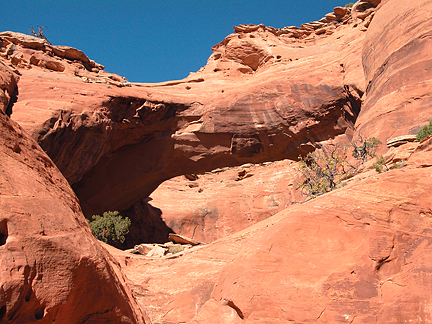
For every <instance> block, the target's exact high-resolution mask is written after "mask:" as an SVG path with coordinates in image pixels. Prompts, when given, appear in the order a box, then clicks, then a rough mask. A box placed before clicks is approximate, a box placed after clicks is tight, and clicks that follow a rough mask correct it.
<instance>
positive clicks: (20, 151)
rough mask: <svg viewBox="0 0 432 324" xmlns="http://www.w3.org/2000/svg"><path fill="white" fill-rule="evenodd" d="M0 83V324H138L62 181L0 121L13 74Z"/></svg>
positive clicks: (1, 69)
mask: <svg viewBox="0 0 432 324" xmlns="http://www.w3.org/2000/svg"><path fill="white" fill-rule="evenodd" d="M0 80H1V83H0V89H2V90H1V92H0V93H1V94H2V96H3V99H6V100H4V101H2V103H1V104H2V105H1V106H0V165H1V169H0V206H1V215H0V260H1V262H0V264H1V265H0V267H1V271H0V322H1V323H35V322H38V323H53V322H56V323H89V322H92V323H102V322H104V323H144V322H145V321H144V318H143V312H142V310H141V309H140V308H139V307H138V305H137V303H136V301H135V300H134V298H133V296H132V295H131V292H130V290H129V288H128V287H127V285H126V284H125V279H124V277H123V274H122V273H121V272H120V271H119V269H118V266H117V264H116V263H115V261H114V260H112V257H111V256H110V255H108V254H107V252H106V251H105V250H104V249H103V248H102V247H101V246H100V244H99V242H98V241H97V240H96V239H95V238H94V237H93V235H92V234H91V232H90V229H89V226H88V224H87V222H86V221H85V218H84V216H83V214H82V213H81V209H80V206H79V202H78V199H77V197H76V196H75V194H74V192H73V191H72V189H71V187H70V186H69V184H68V183H67V181H66V179H65V178H64V177H63V175H62V174H61V173H60V171H59V170H58V169H57V168H56V166H55V165H54V163H53V162H52V161H51V159H50V158H49V157H48V156H47V155H46V153H45V152H44V151H43V150H42V149H41V148H40V147H39V146H38V144H37V143H36V142H35V141H34V140H33V139H31V138H30V137H29V136H28V135H27V134H26V133H25V131H24V130H23V129H22V128H21V127H20V126H19V125H18V124H17V123H16V122H14V121H12V120H11V119H10V118H9V117H8V116H7V115H6V111H7V110H8V109H9V108H10V105H9V102H8V100H12V101H13V96H14V95H13V94H14V93H15V89H16V88H14V87H15V86H16V76H15V75H14V73H13V72H12V71H10V70H9V69H8V68H6V67H5V66H2V65H0Z"/></svg>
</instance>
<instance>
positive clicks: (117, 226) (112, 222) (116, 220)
mask: <svg viewBox="0 0 432 324" xmlns="http://www.w3.org/2000/svg"><path fill="white" fill-rule="evenodd" d="M92 218H93V221H89V220H87V222H88V223H89V225H90V229H91V231H92V233H93V235H94V236H95V237H96V238H97V239H98V240H100V241H102V242H105V243H108V244H110V245H113V246H119V245H120V244H122V243H124V241H125V235H126V234H128V233H129V226H130V225H131V221H130V219H129V218H128V217H125V218H123V217H122V216H121V215H119V212H118V211H108V212H105V213H103V216H100V215H93V216H92Z"/></svg>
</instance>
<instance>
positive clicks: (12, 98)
mask: <svg viewBox="0 0 432 324" xmlns="http://www.w3.org/2000/svg"><path fill="white" fill-rule="evenodd" d="M9 95H10V100H9V104H8V106H7V107H6V115H7V116H8V117H10V116H11V115H12V107H13V105H14V104H15V103H16V102H17V101H18V86H16V87H15V88H14V90H13V92H12V93H10V94H9Z"/></svg>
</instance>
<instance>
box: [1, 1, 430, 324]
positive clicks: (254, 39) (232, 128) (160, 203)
mask: <svg viewBox="0 0 432 324" xmlns="http://www.w3.org/2000/svg"><path fill="white" fill-rule="evenodd" d="M431 10H432V1H431V0H412V1H404V0H392V1H389V0H387V1H382V2H381V1H379V0H368V1H358V2H357V3H356V4H354V6H353V8H352V9H351V10H350V9H347V8H342V7H337V8H335V9H334V12H333V13H329V14H327V15H326V16H325V17H324V18H323V19H321V20H319V21H316V22H311V23H305V24H303V25H302V26H300V27H286V28H282V29H275V28H271V27H266V26H263V25H241V26H238V27H236V28H235V30H234V31H235V32H234V34H231V35H229V36H227V37H226V39H225V40H223V41H222V42H221V43H219V44H217V45H215V46H214V48H213V51H214V53H213V54H212V55H211V56H210V58H209V60H208V62H207V64H206V66H205V67H203V68H202V69H201V70H200V71H198V72H197V73H191V75H190V76H189V77H188V78H186V79H184V80H179V81H170V82H165V83H161V84H138V83H128V82H127V81H126V80H124V79H122V78H121V77H119V76H117V75H112V74H109V73H106V72H104V71H103V67H102V66H100V65H98V64H96V63H94V62H93V61H91V60H90V59H88V58H87V57H86V56H85V55H84V54H83V53H82V52H80V51H78V50H74V49H71V48H66V47H58V46H53V45H50V44H48V43H46V42H45V41H44V40H41V39H35V38H33V37H29V36H24V35H20V34H15V33H11V32H5V33H0V42H1V44H0V53H1V57H0V61H2V62H3V63H2V64H1V65H0V71H1V73H0V76H1V77H0V89H1V92H0V99H1V101H0V104H1V106H0V111H2V113H0V118H1V119H0V120H1V121H2V123H3V124H2V128H1V131H2V132H3V133H4V134H5V135H4V136H3V137H2V141H3V144H2V146H1V147H2V150H3V151H2V152H4V153H3V154H2V160H3V159H4V161H5V162H4V163H3V162H2V165H7V166H8V167H6V168H4V170H3V171H2V172H3V176H2V177H1V178H0V180H1V181H2V182H0V190H3V191H1V194H2V195H1V196H0V199H2V200H0V203H1V204H2V206H4V208H3V210H5V211H6V212H5V215H4V218H3V220H0V234H1V235H0V243H3V244H2V246H0V249H3V250H0V252H1V253H3V252H4V253H9V254H8V255H12V256H11V257H3V258H2V260H4V261H2V262H3V267H4V269H6V270H7V271H4V272H3V274H4V275H3V276H5V273H7V274H8V275H9V274H10V276H11V277H10V278H9V277H8V278H5V277H4V278H2V282H5V283H7V284H6V285H3V286H2V287H3V289H4V292H5V293H4V296H5V297H3V299H2V301H5V302H4V304H2V305H0V317H1V318H2V319H3V320H4V319H7V320H8V321H11V322H13V321H15V322H19V321H21V322H22V321H23V320H28V319H30V318H31V320H32V321H36V320H38V319H39V317H41V316H42V318H43V319H46V320H47V321H48V320H50V321H51V320H52V319H53V318H54V317H56V316H57V317H56V318H60V317H58V316H60V314H61V315H62V318H64V316H69V314H72V315H73V316H77V318H76V322H79V321H83V320H85V318H86V317H85V316H100V317H101V318H102V319H105V318H110V319H111V318H113V317H114V318H117V319H118V318H119V317H120V316H125V317H124V318H123V320H124V321H126V322H127V321H129V322H140V321H146V322H153V323H287V322H294V323H306V322H318V323H320V322H321V323H335V322H346V323H356V322H358V323H402V322H428V321H431V320H432V311H431V308H430V306H429V305H430V304H431V303H432V297H431V295H430V289H431V287H432V281H431V273H432V264H431V262H430V261H429V259H428V258H427V257H425V256H427V255H428V253H429V252H431V248H432V246H431V242H432V241H431V225H432V224H431V217H432V204H431V202H430V199H429V196H430V192H431V189H432V188H431V184H430V177H431V170H432V169H431V167H432V156H431V152H432V138H431V137H429V138H427V139H425V140H423V141H422V142H421V143H413V142H407V143H405V142H406V141H405V140H406V139H411V138H412V135H413V134H415V132H416V130H417V129H418V128H419V127H420V126H422V125H424V124H426V123H427V122H428V121H429V120H430V119H431V118H432V112H431V111H430V109H428V108H429V106H430V103H431V92H430V89H431V84H430V83H431V81H430V73H429V72H430V67H429V65H430V62H431V61H430V58H429V56H430V55H429V53H430V47H431V37H430V34H431V32H432V26H431V22H430V17H429V16H428V15H429V13H430V12H431ZM18 77H19V81H18ZM36 79H37V80H38V81H37V82H35V80H36ZM17 95H18V97H17ZM13 101H16V102H15V103H14V104H13V105H12V104H10V102H13ZM29 112H31V113H29ZM6 114H7V115H10V116H11V118H12V119H13V120H15V121H17V122H19V124H20V125H21V126H22V127H23V128H24V130H25V131H27V132H28V133H29V134H31V136H32V137H33V138H34V139H35V140H36V141H37V142H38V143H39V144H40V145H41V146H42V148H43V149H44V150H45V151H46V152H47V153H48V155H49V156H50V158H51V159H52V161H53V162H54V163H55V164H56V165H57V166H58V168H59V169H60V171H61V172H62V173H63V174H64V176H65V177H66V179H67V180H68V181H69V183H70V184H71V185H72V187H73V189H74V190H75V192H76V193H77V196H78V198H79V199H80V203H81V205H82V208H83V211H84V213H85V214H86V216H90V215H91V214H93V213H101V212H103V211H106V210H110V209H111V210H114V209H123V212H125V213H127V216H130V217H131V218H133V217H132V216H133V215H135V220H140V221H139V223H140V225H138V226H137V229H136V230H135V232H134V233H131V234H132V235H131V237H132V238H134V239H135V240H139V239H143V240H147V239H149V240H153V241H158V240H163V236H164V235H167V234H168V233H169V232H170V231H175V232H176V233H178V234H182V235H185V236H189V237H192V238H193V239H195V240H197V241H205V242H207V243H209V244H206V245H197V246H191V247H190V248H188V249H185V250H182V252H181V253H168V254H166V253H167V252H166V251H165V250H164V251H163V253H160V254H158V255H157V257H152V256H151V255H154V254H149V255H148V256H145V255H135V254H132V253H128V252H123V251H119V250H117V249H114V248H112V247H109V246H106V245H103V244H102V247H103V248H102V247H101V246H100V245H99V244H98V243H97V242H96V241H95V240H94V239H93V238H92V237H91V236H90V234H89V229H88V227H87V225H86V223H85V221H84V218H83V217H82V215H81V213H80V207H79V206H78V200H77V199H76V197H75V196H74V194H73V192H72V191H71V189H70V188H69V186H68V185H67V183H66V182H65V180H64V179H63V178H62V176H61V174H60V173H59V172H58V171H57V169H56V167H55V166H54V164H53V163H52V162H51V160H50V159H49V158H47V156H46V155H45V154H44V153H43V152H42V151H41V150H40V149H39V148H38V146H37V144H36V142H33V141H32V140H30V139H29V138H28V137H27V135H26V134H25V132H24V131H23V130H21V128H20V127H19V126H18V125H17V124H16V123H14V122H13V121H11V120H10V119H9V118H8V117H7V116H6ZM20 134H21V135H20ZM371 136H376V137H378V138H379V139H380V140H381V141H382V142H383V143H386V142H387V140H390V141H388V143H393V144H394V143H396V142H395V141H393V142H392V140H394V139H395V138H397V139H398V141H397V145H395V146H391V147H390V148H387V147H386V146H385V145H382V147H381V148H380V152H379V153H380V154H381V153H383V154H384V157H383V159H384V165H385V168H384V171H385V172H382V173H378V172H376V171H375V170H373V169H372V167H371V166H372V163H373V161H370V162H369V163H368V164H367V165H366V166H365V169H364V170H363V172H362V173H360V174H358V175H356V176H355V177H353V178H351V179H349V180H348V181H346V183H344V184H345V186H344V187H342V188H339V189H337V190H335V191H333V192H331V193H328V194H325V195H323V196H320V197H319V198H316V199H314V200H312V201H309V202H307V203H304V204H292V205H291V201H292V199H293V198H294V199H297V198H296V195H297V194H298V192H296V190H295V182H296V181H297V180H296V176H295V172H294V171H293V170H294V169H295V168H294V167H295V162H294V161H293V160H295V159H297V157H298V155H299V154H305V153H307V152H310V151H312V150H313V149H315V148H316V147H317V146H319V145H320V143H323V142H325V141H334V142H336V143H347V142H348V141H349V140H350V139H351V138H354V139H356V138H359V137H363V138H366V137H371ZM402 139H403V140H402ZM17 143H18V144H17ZM16 144H17V145H16ZM32 145H33V146H32ZM387 150H388V151H387ZM275 161H277V162H275ZM269 162H271V163H269ZM396 163H398V164H396ZM17 166H18V167H19V170H20V171H19V172H20V174H21V173H22V174H23V176H22V177H19V178H18V179H14V178H13V177H12V173H11V172H15V171H13V170H16V168H18V167H17ZM392 166H393V169H392V170H391V168H392ZM14 168H15V169H14ZM281 169H282V170H283V171H280V174H278V173H276V172H275V170H281ZM387 170H388V171H387ZM17 172H18V171H16V172H15V173H14V174H16V173H17ZM278 172H279V171H278ZM291 172H292V173H293V175H292V176H291ZM27 174H28V175H29V176H27ZM175 176H180V177H178V178H173V177H175ZM279 176H280V177H279ZM168 179H171V180H170V181H168V182H165V183H163V182H164V181H165V180H168ZM221 181H222V182H221ZM2 183H3V184H2ZM161 184H162V185H161ZM158 186H159V189H157V190H156V191H155V189H156V188H157V187H158ZM287 187H288V188H287ZM2 188H3V189H2ZM230 188H231V189H230ZM282 188H286V190H285V191H284V190H283V189H282ZM3 192H4V194H3ZM191 192H193V193H191ZM150 194H151V195H150ZM149 195H150V197H149ZM202 197H204V199H203V198H202ZM239 200H241V202H240V205H239ZM15 201H19V202H15ZM243 201H244V202H243ZM236 202H237V205H236ZM158 208H160V209H158ZM164 208H165V209H164ZM47 211H48V212H47ZM200 211H201V213H200ZM273 214H274V215H273ZM53 215H54V216H57V215H62V217H60V216H59V217H58V218H56V222H54V223H53V221H52V220H53V218H54V217H53ZM149 215H150V216H151V217H147V216H149ZM24 217H27V218H26V219H28V221H27V222H24V221H23V218H24ZM253 223H255V224H253ZM250 225H251V226H250ZM232 233H234V234H232ZM215 239H216V241H214V242H212V241H213V240H215ZM78 241H79V242H80V243H79V244H77V243H76V242H78ZM67 242H70V243H72V244H69V245H67V246H65V244H66V243H67ZM82 242H84V243H82ZM160 243H163V242H160ZM71 245H73V246H74V250H73V251H72V252H71V250H70V249H68V247H70V246H71ZM17 246H22V247H23V248H18V247H17ZM173 246H174V247H173V251H174V250H175V249H177V248H178V246H175V245H173ZM149 247H150V245H148V246H145V245H142V246H141V248H142V249H144V248H149ZM155 247H159V248H162V249H167V250H169V249H170V245H163V247H162V246H159V245H155ZM138 249H139V247H137V248H136V250H138ZM2 251H3V252H2ZM22 251H23V252H22ZM27 251H29V252H28V253H29V254H25V253H27ZM41 251H44V253H42V252H41ZM106 251H109V253H110V254H111V257H110V256H109V255H108V254H107V252H106ZM13 253H15V254H13ZM20 253H21V254H20ZM23 253H24V254H25V255H26V257H23V256H22V255H23ZM15 255H16V256H15ZM59 256H61V258H59ZM60 261H61V262H63V263H61V264H60ZM19 262H22V263H23V266H21V267H20V265H21V264H18V263H19ZM26 264H27V267H25V265H26ZM88 265H90V266H89V268H86V267H84V266H88ZM9 269H13V270H12V271H10V270H9ZM15 269H16V270H15ZM20 269H24V270H20ZM52 269H62V270H61V271H58V272H54V271H51V270H52ZM96 269H97V270H96ZM14 271H16V272H14ZM20 271H21V272H20ZM74 271H75V272H74ZM42 273H43V274H44V275H40V274H42ZM72 273H77V275H76V276H73V275H71V274H72ZM45 274H46V275H45ZM123 276H124V277H123ZM95 277H96V280H95V279H94V278H95ZM89 278H91V280H90V279H89ZM74 280H75V281H74ZM30 282H31V283H30ZM52 282H54V283H58V284H59V287H63V288H64V289H59V290H56V289H58V288H53V287H54V286H51V285H50V283H52ZM71 282H73V283H74V284H71ZM107 282H110V284H109V285H108V284H107ZM4 287H6V289H5V288H4ZM29 287H31V289H29ZM55 287H57V286H55ZM81 287H85V288H86V289H89V290H90V291H89V292H88V296H86V297H83V295H81V294H78V292H83V291H84V294H85V293H86V291H87V290H82V289H80V288H81ZM99 287H104V289H106V291H107V295H106V296H105V295H103V296H101V295H100V294H98V295H97V296H95V295H94V292H95V291H98V289H100V288H99ZM128 287H131V288H132V289H131V292H130V291H129V288H128ZM8 289H9V290H8ZM108 292H109V293H110V294H109V293H108ZM92 293H93V295H92ZM55 295H58V296H60V297H58V299H55V300H54V299H53V296H55ZM9 296H10V297H9ZM113 296H114V297H113ZM102 297H104V299H100V298H102ZM85 298H87V299H85ZM98 298H99V299H98ZM86 300H92V301H100V303H97V304H96V306H97V309H100V311H99V312H97V313H95V312H94V311H93V310H94V307H96V306H95V305H94V304H93V305H91V304H90V303H86V302H85V301H86ZM135 300H136V302H135ZM6 301H7V302H6ZM3 305H4V306H3ZM114 305H117V308H116V307H115V306H114ZM138 305H139V306H138ZM68 307H76V309H79V310H80V312H77V311H74V310H75V308H73V309H71V308H68ZM140 309H142V310H145V311H146V314H148V317H149V319H148V320H147V319H144V318H143V317H141V316H143V315H139V314H144V312H142V313H140V312H141V310H140ZM63 314H66V315H64V316H63ZM104 316H105V317H104ZM115 316H117V317H115ZM97 320H99V319H97ZM58 321H60V320H58Z"/></svg>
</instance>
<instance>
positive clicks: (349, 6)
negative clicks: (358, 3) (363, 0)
mask: <svg viewBox="0 0 432 324" xmlns="http://www.w3.org/2000/svg"><path fill="white" fill-rule="evenodd" d="M353 6H354V3H352V2H350V3H347V4H346V5H345V8H352V7H353Z"/></svg>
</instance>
